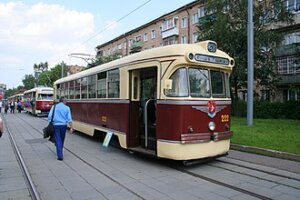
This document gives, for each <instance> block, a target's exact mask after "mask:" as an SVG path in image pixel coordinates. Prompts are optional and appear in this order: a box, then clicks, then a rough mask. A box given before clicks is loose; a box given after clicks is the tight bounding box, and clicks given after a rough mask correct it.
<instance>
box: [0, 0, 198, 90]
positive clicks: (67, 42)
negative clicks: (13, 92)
mask: <svg viewBox="0 0 300 200" xmlns="http://www.w3.org/2000/svg"><path fill="white" fill-rule="evenodd" d="M192 1H194V0H108V1H107V0H41V1H37V0H26V1H5V0H0V83H2V84H6V85H7V88H8V89H12V88H14V87H17V86H19V85H22V79H24V77H25V74H33V65H34V64H39V63H40V62H48V63H49V68H52V67H54V66H55V65H56V64H59V63H61V62H62V61H64V62H65V63H67V64H68V65H76V64H77V65H86V63H85V62H84V61H83V60H82V59H80V58H74V57H72V56H69V55H70V54H72V53H85V54H90V55H95V54H96V52H95V47H96V46H98V45H100V44H103V43H105V42H108V41H110V40H112V39H114V38H115V37H117V36H119V35H121V34H123V33H126V32H128V31H130V30H132V29H135V28H137V27H139V26H141V25H143V24H145V23H148V22H150V21H152V20H154V19H156V18H158V17H160V16H162V15H164V14H166V13H169V12H171V11H173V10H175V9H177V8H179V7H181V6H184V5H185V4H188V3H190V2H192Z"/></svg>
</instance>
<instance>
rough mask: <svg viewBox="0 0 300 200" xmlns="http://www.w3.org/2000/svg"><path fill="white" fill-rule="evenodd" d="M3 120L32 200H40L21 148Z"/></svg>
mask: <svg viewBox="0 0 300 200" xmlns="http://www.w3.org/2000/svg"><path fill="white" fill-rule="evenodd" d="M2 116H3V115H2ZM3 119H4V122H5V128H6V130H7V132H8V135H9V140H10V143H11V144H12V147H13V150H14V153H15V155H16V158H17V161H18V163H19V166H20V168H21V170H22V172H23V174H24V178H25V182H26V184H27V186H28V190H29V193H30V196H31V199H33V200H40V199H41V198H40V196H39V193H38V192H37V190H36V187H35V185H34V183H33V181H32V178H31V176H30V173H29V171H28V169H27V167H26V164H25V162H24V160H23V158H22V155H21V153H20V151H19V148H18V146H17V144H16V141H15V139H14V137H13V135H12V132H11V131H10V128H9V126H8V124H7V120H6V118H5V117H3Z"/></svg>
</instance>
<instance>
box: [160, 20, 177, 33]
mask: <svg viewBox="0 0 300 200" xmlns="http://www.w3.org/2000/svg"><path fill="white" fill-rule="evenodd" d="M174 27H175V18H171V19H167V20H164V22H163V23H162V30H161V31H165V30H168V29H172V28H174Z"/></svg>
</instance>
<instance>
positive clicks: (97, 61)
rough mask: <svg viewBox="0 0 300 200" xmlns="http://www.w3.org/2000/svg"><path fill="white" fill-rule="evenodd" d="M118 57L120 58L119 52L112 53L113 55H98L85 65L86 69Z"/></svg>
mask: <svg viewBox="0 0 300 200" xmlns="http://www.w3.org/2000/svg"><path fill="white" fill-rule="evenodd" d="M118 58H120V55H119V54H113V55H109V56H99V57H97V58H96V60H95V61H94V62H92V63H90V64H88V65H87V69H89V68H92V67H96V66H97V65H102V64H104V63H108V62H110V61H113V60H116V59H118Z"/></svg>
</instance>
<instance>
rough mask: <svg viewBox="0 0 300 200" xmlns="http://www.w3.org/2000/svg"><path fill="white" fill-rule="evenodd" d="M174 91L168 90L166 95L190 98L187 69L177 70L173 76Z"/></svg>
mask: <svg viewBox="0 0 300 200" xmlns="http://www.w3.org/2000/svg"><path fill="white" fill-rule="evenodd" d="M170 79H171V80H172V89H170V90H166V95H167V96H170V97H186V96H188V81H187V74H186V68H180V69H177V70H176V71H175V72H174V73H173V74H172V76H171V77H170Z"/></svg>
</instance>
